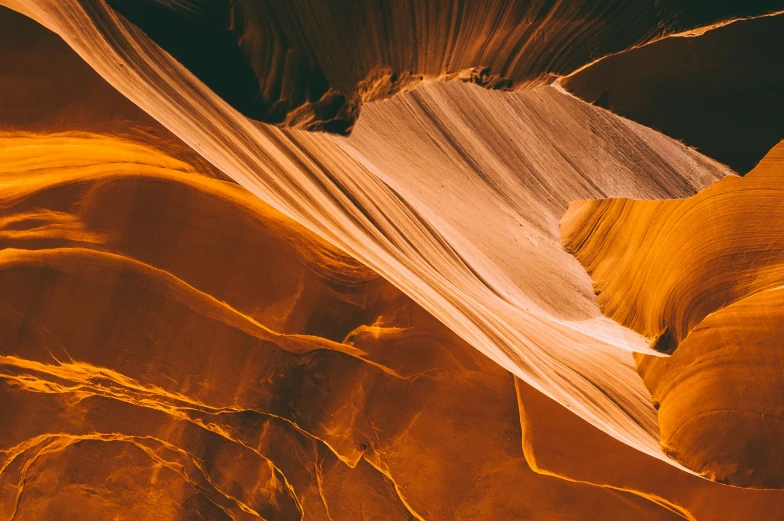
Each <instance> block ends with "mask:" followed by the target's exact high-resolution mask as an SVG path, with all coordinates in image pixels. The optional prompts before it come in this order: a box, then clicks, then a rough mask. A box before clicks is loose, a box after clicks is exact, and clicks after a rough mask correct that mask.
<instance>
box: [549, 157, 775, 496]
mask: <svg viewBox="0 0 784 521" xmlns="http://www.w3.org/2000/svg"><path fill="white" fill-rule="evenodd" d="M783 178H784V142H782V143H779V144H778V145H777V146H776V147H775V148H774V149H773V150H771V152H770V153H769V154H768V155H767V156H766V157H765V159H763V161H762V162H761V163H760V164H759V165H758V166H757V167H756V168H755V169H754V170H752V171H751V172H750V173H749V174H748V175H747V176H746V177H744V178H742V179H739V178H730V179H725V180H723V181H721V182H718V183H716V184H714V185H713V186H711V187H709V188H707V189H706V190H703V191H702V192H700V193H699V194H698V195H697V196H694V197H692V198H689V199H686V200H681V201H662V202H646V201H632V200H625V199H611V200H605V201H586V202H580V203H574V204H573V205H572V206H571V207H570V210H569V213H567V215H566V216H565V217H564V220H563V223H562V232H563V234H564V244H565V247H566V248H567V249H568V250H569V251H571V252H573V253H574V254H575V256H576V257H577V259H578V260H580V262H582V263H583V264H584V265H585V267H586V269H587V270H588V272H589V273H590V274H591V277H592V278H593V279H594V281H595V283H596V290H597V293H598V296H599V305H600V306H601V307H602V310H603V312H604V313H605V314H606V315H607V316H609V317H611V318H613V319H614V320H617V321H618V322H620V323H622V324H624V325H626V326H628V327H630V328H632V329H634V330H636V331H638V332H640V333H642V334H643V335H645V336H647V337H648V338H650V339H651V340H652V342H653V347H654V348H655V349H658V350H661V351H666V352H668V353H674V354H673V356H672V357H671V358H663V359H653V358H651V357H647V356H642V355H639V356H638V357H637V365H638V370H639V372H640V375H641V376H642V377H643V380H644V381H645V383H646V386H647V387H648V388H649V389H650V391H651V394H652V395H653V400H654V401H655V403H656V405H657V407H658V408H659V425H660V430H661V438H662V444H663V447H664V449H665V450H666V451H667V452H668V454H670V455H671V456H673V457H674V458H676V459H678V460H679V461H681V462H683V463H684V464H685V465H686V466H688V467H689V468H692V469H695V470H697V471H699V472H700V473H701V474H704V475H707V476H709V477H710V478H712V479H716V480H719V481H723V482H728V483H732V484H734V485H739V486H752V487H761V488H782V486H784V482H782V475H783V474H782V470H784V467H783V465H784V460H782V451H784V447H783V446H782V444H781V439H782V422H783V421H784V416H782V412H783V410H782V403H784V396H782V393H781V389H782V385H783V384H784V372H783V371H782V368H783V367H784V366H783V365H782V359H781V356H782V355H781V353H779V352H778V345H779V344H780V339H781V327H782V325H781V318H780V311H779V310H780V309H781V294H780V293H781V292H780V287H781V286H782V284H783V283H784V275H783V274H784V271H782V266H784V264H783V263H782V261H784V236H782V234H781V232H780V230H781V229H782V226H781V223H780V220H781V212H780V211H779V209H780V208H781V204H782V192H781V182H782V179H783Z"/></svg>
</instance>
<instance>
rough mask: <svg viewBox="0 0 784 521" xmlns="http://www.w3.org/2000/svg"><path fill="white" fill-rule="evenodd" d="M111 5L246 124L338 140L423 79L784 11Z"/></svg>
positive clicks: (568, 63) (532, 77)
mask: <svg viewBox="0 0 784 521" xmlns="http://www.w3.org/2000/svg"><path fill="white" fill-rule="evenodd" d="M85 3H86V4H89V2H85ZM107 3H108V4H109V5H110V6H111V7H112V8H114V9H116V10H117V12H119V13H121V14H122V15H123V16H125V17H126V18H128V19H129V20H130V21H131V22H133V23H134V24H136V25H138V26H139V27H140V28H141V29H142V30H143V31H144V32H145V33H146V34H147V35H148V36H149V37H150V38H151V39H152V40H153V41H155V42H156V43H158V44H159V45H160V46H161V47H162V48H163V49H165V50H166V51H168V52H169V53H171V54H172V55H173V56H174V57H175V58H176V59H177V60H178V61H179V62H180V63H182V64H183V65H184V66H185V67H187V68H188V69H189V70H190V71H191V72H193V74H195V75H196V76H197V77H199V78H200V79H201V80H202V81H203V82H204V83H206V84H207V85H208V86H209V87H210V88H211V89H212V90H214V91H215V92H216V93H217V94H218V95H219V96H221V97H222V98H223V99H225V100H226V101H227V102H228V103H229V104H231V105H232V106H233V107H234V108H236V109H237V110H239V111H240V112H242V113H244V114H245V115H247V116H249V117H251V118H253V119H257V120H260V121H264V122H268V123H275V124H280V125H283V126H287V127H297V128H304V129H309V130H323V131H327V132H333V133H338V134H346V133H348V132H350V130H351V128H352V126H353V125H354V122H355V121H356V118H357V115H358V113H359V107H360V104H361V103H362V102H366V101H371V100H374V99H380V98H386V97H388V96H390V95H392V94H394V93H396V92H398V91H400V90H401V89H402V90H405V89H408V88H410V87H411V85H412V84H415V83H416V82H417V81H419V80H421V79H422V78H423V77H424V78H427V77H439V78H449V77H456V78H459V79H463V80H466V81H471V82H475V83H479V84H480V85H483V86H486V87H489V88H514V87H518V86H520V85H526V84H527V85H530V84H537V83H544V82H546V81H548V80H551V79H553V78H554V77H555V76H557V75H563V74H568V73H571V72H573V71H575V70H577V69H578V68H580V67H582V66H583V65H585V64H588V63H590V62H592V61H593V60H596V59H598V58H601V57H602V56H605V55H607V54H610V53H615V52H619V51H622V50H624V49H626V48H628V47H631V46H634V45H639V44H641V43H644V42H647V41H651V40H654V39H657V38H660V37H661V36H663V35H666V34H671V33H677V32H681V31H685V30H689V29H693V28H695V27H701V26H705V25H709V24H712V23H715V22H719V21H723V20H726V19H729V18H733V17H742V16H754V15H760V14H764V13H767V12H770V11H774V10H777V9H784V2H782V1H781V0H757V1H755V2H749V1H747V0H734V1H726V0H725V1H721V2H716V1H714V0H665V1H660V2H653V3H651V2H648V1H642V0H636V1H629V0H600V1H595V0H578V1H574V0H572V1H564V0H548V1H542V0H537V1H530V0H487V1H481V2H477V1H466V0H432V1H412V2H402V1H397V2H374V1H369V0H340V1H335V0H315V1H314V0H288V1H280V0H261V1H259V0H233V1H229V0H206V1H205V0H178V1H169V0H107Z"/></svg>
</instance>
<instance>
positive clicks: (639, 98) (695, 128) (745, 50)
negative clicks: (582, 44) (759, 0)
mask: <svg viewBox="0 0 784 521" xmlns="http://www.w3.org/2000/svg"><path fill="white" fill-rule="evenodd" d="M781 48H784V15H778V16H770V17H761V18H757V19H753V20H741V21H737V22H735V23H732V24H729V25H726V26H723V27H718V28H715V29H711V30H709V31H707V32H706V33H704V34H699V33H698V34H694V35H685V36H680V37H672V38H665V39H662V40H659V41H657V42H655V43H651V44H648V45H645V46H643V47H639V48H636V49H632V50H629V51H625V52H622V53H620V54H616V55H614V56H610V57H608V58H605V59H603V60H600V61H599V62H597V63H594V64H592V65H591V66H590V67H587V68H585V69H583V70H581V71H579V72H577V73H575V74H573V75H571V76H569V77H567V78H564V79H563V80H561V83H562V85H563V86H564V87H566V88H567V89H568V90H569V91H571V92H573V93H574V94H575V95H577V96H580V97H581V98H583V99H585V100H587V101H590V102H591V103H594V104H596V105H599V106H601V107H604V108H607V109H609V110H611V111H613V112H614V113H616V114H620V115H622V116H624V117H627V118H630V119H633V120H635V121H637V122H639V123H642V124H644V125H647V126H649V127H652V128H655V129H656V130H660V131H662V132H664V133H665V134H667V135H668V136H671V137H674V138H676V139H679V140H682V141H683V142H685V143H686V144H688V145H691V146H694V147H696V148H697V149H698V150H700V151H701V152H702V153H703V154H706V155H708V156H710V157H712V158H714V159H717V160H719V161H721V162H722V163H725V164H727V165H729V166H731V167H732V168H733V169H734V170H735V171H736V172H738V173H740V174H745V173H746V172H748V171H749V170H751V169H752V168H753V167H754V165H756V164H757V162H759V160H760V159H762V157H763V156H764V155H765V154H766V153H767V151H768V150H769V149H770V148H771V147H773V146H774V145H775V144H776V143H778V141H779V140H780V139H782V138H784V95H782V92H784V58H782V56H781V54H780V53H777V52H768V51H767V50H768V49H781Z"/></svg>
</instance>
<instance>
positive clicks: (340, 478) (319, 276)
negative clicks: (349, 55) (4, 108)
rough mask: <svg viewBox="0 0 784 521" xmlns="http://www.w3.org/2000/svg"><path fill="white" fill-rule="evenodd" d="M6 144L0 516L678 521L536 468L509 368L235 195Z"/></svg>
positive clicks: (63, 143) (125, 146) (70, 140)
mask: <svg viewBox="0 0 784 521" xmlns="http://www.w3.org/2000/svg"><path fill="white" fill-rule="evenodd" d="M0 149H2V150H3V156H2V158H0V160H2V165H3V172H4V174H3V182H4V186H5V187H6V189H4V191H3V204H2V206H3V208H4V211H3V223H4V227H3V234H2V239H1V240H2V243H1V244H2V247H3V250H2V254H1V255H0V290H1V291H2V294H3V295H4V299H3V304H2V311H1V315H2V328H0V331H2V335H3V337H2V339H1V340H0V345H1V346H2V354H1V355H0V356H1V357H2V358H0V364H1V367H2V369H0V375H1V378H2V382H3V384H2V389H1V390H2V392H3V396H4V397H3V400H2V403H3V413H4V417H5V418H8V421H4V422H3V427H4V429H5V430H4V432H3V434H2V436H0V439H2V443H3V447H2V453H1V454H2V455H3V463H2V469H3V470H2V474H0V477H1V478H2V480H3V483H4V486H3V488H2V493H3V496H2V497H3V501H0V503H1V504H3V505H7V506H8V508H7V510H6V511H5V512H4V514H5V515H6V516H7V518H9V519H11V518H15V519H39V518H41V517H44V518H46V517H47V516H54V515H66V516H67V515H74V516H75V515H77V512H83V513H85V512H86V513H87V514H86V515H88V516H91V517H86V518H90V519H104V518H105V517H107V516H109V515H110V514H111V513H113V512H120V511H122V512H123V515H124V516H127V518H131V516H133V517H135V518H142V519H161V518H177V516H180V515H196V514H197V513H198V515H200V516H202V517H203V518H205V519H258V518H263V519H300V518H302V519H354V518H356V519H361V518H372V519H410V518H412V517H413V518H417V519H476V518H479V517H481V518H486V519H498V518H524V517H526V518H531V519H550V518H551V516H552V515H553V514H554V513H555V514H557V515H558V516H559V517H560V518H562V519H586V517H585V512H588V511H589V512H592V513H594V514H596V515H601V516H602V517H607V518H621V519H624V518H631V517H635V518H641V519H657V520H658V519H674V518H675V516H673V515H671V512H670V511H669V510H667V509H662V508H655V507H654V505H652V504H650V503H649V502H648V501H647V500H646V498H644V497H639V496H636V495H632V494H629V493H621V492H617V491H614V490H609V489H604V488H600V487H595V486H591V485H587V484H575V483H570V482H568V481H563V480H560V479H557V478H554V477H548V476H542V475H538V474H536V473H534V472H533V471H532V470H530V468H529V467H528V464H527V463H526V460H525V458H524V456H523V451H522V444H521V439H522V437H521V433H520V426H519V421H518V408H517V407H518V406H517V401H516V399H515V390H514V383H513V380H512V377H511V375H509V373H508V372H506V371H504V370H503V369H501V368H499V367H498V366H497V365H495V364H494V363H492V362H491V361H489V360H487V359H486V358H485V357H484V356H482V355H481V354H480V353H478V352H477V351H476V350H475V349H473V348H472V347H471V346H469V345H468V344H466V343H465V342H463V341H461V340H460V339H458V338H457V337H456V336H455V335H454V334H453V333H452V332H450V331H449V330H448V329H447V328H445V327H444V326H443V325H441V324H440V323H439V322H437V321H436V320H434V319H433V318H432V317H431V316H430V315H428V314H427V313H425V312H424V310H422V309H421V308H419V307H418V306H416V305H415V304H414V303H413V302H411V301H410V300H409V299H408V298H407V297H405V296H403V295H402V294H401V293H400V292H399V291H397V290H395V289H394V288H393V287H392V286H391V285H390V284H389V283H387V282H386V281H383V280H382V279H379V278H378V277H377V276H375V275H374V274H373V273H371V272H369V271H368V270H367V269H365V268H362V267H360V266H358V265H357V264H356V263H354V262H353V261H351V260H350V259H347V258H346V257H345V256H344V255H342V254H340V253H339V252H337V251H335V250H334V249H332V248H330V247H329V246H327V245H326V244H324V243H323V242H322V241H320V240H319V239H317V238H316V237H314V236H313V235H311V234H309V233H308V232H306V231H305V230H303V229H302V228H301V227H299V226H298V225H296V224H294V223H293V222H291V221H290V220H288V219H286V218H285V217H283V216H282V215H280V214H278V213H277V212H275V211H273V210H272V209H270V208H269V207H267V206H266V205H264V204H263V203H261V202H259V201H258V200H257V199H256V198H254V197H252V196H250V195H249V194H247V193H245V192H244V191H243V190H241V189H240V188H239V187H237V186H236V185H233V184H230V183H226V182H223V181H217V180H212V179H208V178H206V177H203V176H199V175H197V174H195V173H194V172H193V171H192V170H190V169H189V168H188V167H187V165H184V164H183V163H181V162H179V161H177V160H174V159H171V158H167V157H166V156H165V155H162V154H161V153H159V152H156V151H154V150H152V149H149V148H146V147H142V146H139V145H134V144H130V143H127V142H124V141H117V140H116V139H113V138H102V137H98V136H91V137H62V136H55V137H46V136H34V137H31V136H28V137H12V136H8V137H6V138H5V139H4V141H3V142H2V147H0ZM33 152H36V153H35V154H34V153H33ZM189 207H191V208H194V210H195V209H198V211H184V210H186V209H187V208H189ZM44 209H45V210H44ZM216 227H217V228H216ZM206 239H209V240H208V241H207V240H206ZM195 257H198V259H199V262H198V263H194V262H193V259H194V258H195ZM216 281H219V283H216ZM227 281H228V282H230V283H229V284H227V283H226V282H227ZM248 287H252V288H258V290H257V291H253V292H248V291H247V288H248ZM273 328H274V329H273ZM344 336H345V341H342V340H344V339H343V338H342V337H344ZM331 337H334V338H337V339H339V340H338V341H335V340H331V339H330V338H331ZM341 341H342V342H341ZM477 417H481V418H483V419H484V421H483V422H482V423H481V424H479V423H476V422H471V421H463V420H464V419H468V418H477ZM96 461H97V463H96ZM94 465H97V468H95V467H94ZM60 475H65V476H67V477H68V481H67V482H63V481H62V480H61V481H60V484H59V485H58V486H57V493H56V494H54V495H52V494H50V490H51V487H52V486H53V485H52V483H53V480H57V479H58V476H60ZM161 484H165V485H164V486H161ZM534 498H535V501H536V505H537V506H536V508H535V509H532V508H531V506H530V505H531V502H532V500H534ZM565 498H568V501H565ZM129 500H131V501H132V502H133V509H131V510H127V511H124V510H123V509H124V505H125V502H126V501H129ZM592 515H593V514H592ZM14 516H15V517H14ZM83 518H85V517H83ZM124 518H125V517H124Z"/></svg>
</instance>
